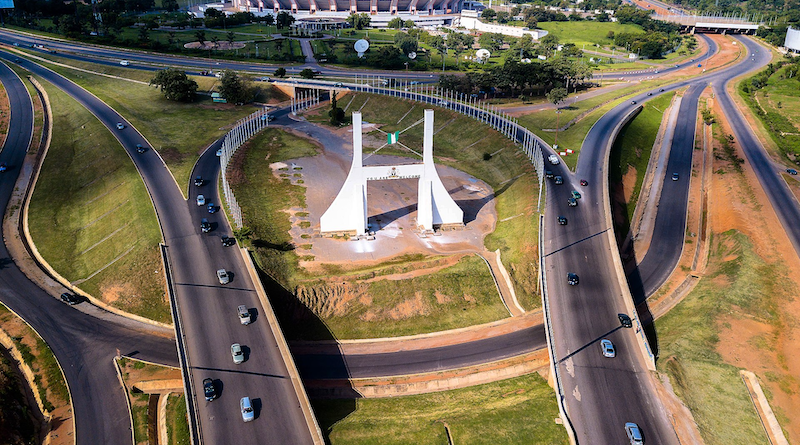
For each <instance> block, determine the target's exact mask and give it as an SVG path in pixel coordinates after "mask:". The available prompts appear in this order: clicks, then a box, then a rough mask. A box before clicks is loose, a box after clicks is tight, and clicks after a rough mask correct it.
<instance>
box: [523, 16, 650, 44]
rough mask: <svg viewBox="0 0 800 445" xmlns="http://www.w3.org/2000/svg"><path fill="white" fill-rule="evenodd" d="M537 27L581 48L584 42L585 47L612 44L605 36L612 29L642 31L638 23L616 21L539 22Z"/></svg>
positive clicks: (612, 40) (615, 30)
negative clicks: (622, 23) (624, 23)
mask: <svg viewBox="0 0 800 445" xmlns="http://www.w3.org/2000/svg"><path fill="white" fill-rule="evenodd" d="M537 27H538V28H541V29H544V30H546V31H549V32H550V34H552V35H554V36H556V37H558V41H559V42H560V43H574V44H575V45H576V46H577V47H578V48H581V49H583V45H584V44H586V47H587V48H589V47H590V46H594V45H600V46H611V45H613V44H614V39H613V38H612V39H609V38H607V35H608V32H609V31H613V32H614V33H615V34H619V33H621V32H634V33H640V32H642V28H641V27H640V26H638V25H632V24H627V25H621V24H619V23H616V22H595V21H580V22H541V23H539V24H538V25H537ZM589 49H591V48H589Z"/></svg>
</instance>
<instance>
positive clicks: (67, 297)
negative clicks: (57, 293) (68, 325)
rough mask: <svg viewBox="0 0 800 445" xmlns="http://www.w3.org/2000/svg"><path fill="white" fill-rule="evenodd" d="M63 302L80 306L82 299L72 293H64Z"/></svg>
mask: <svg viewBox="0 0 800 445" xmlns="http://www.w3.org/2000/svg"><path fill="white" fill-rule="evenodd" d="M61 301H63V302H64V303H67V304H68V305H70V306H72V305H73V304H78V303H80V302H81V299H80V297H78V296H77V295H75V294H73V293H71V292H64V293H63V294H61Z"/></svg>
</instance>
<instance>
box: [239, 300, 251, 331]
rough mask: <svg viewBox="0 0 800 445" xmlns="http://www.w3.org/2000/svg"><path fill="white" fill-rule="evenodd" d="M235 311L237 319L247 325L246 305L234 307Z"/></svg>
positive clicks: (248, 321)
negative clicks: (237, 314) (237, 315)
mask: <svg viewBox="0 0 800 445" xmlns="http://www.w3.org/2000/svg"><path fill="white" fill-rule="evenodd" d="M236 310H237V312H238V313H239V321H240V322H241V323H242V324H243V325H245V326H247V325H249V324H250V310H249V309H247V306H245V305H241V306H239V307H238V308H236Z"/></svg>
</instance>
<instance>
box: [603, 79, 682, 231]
mask: <svg viewBox="0 0 800 445" xmlns="http://www.w3.org/2000/svg"><path fill="white" fill-rule="evenodd" d="M672 96H674V93H668V94H664V95H662V96H659V97H657V98H655V99H653V100H651V101H648V102H645V103H644V104H642V106H643V107H644V108H643V109H642V112H641V113H639V114H638V115H636V117H635V118H634V119H633V120H632V121H630V122H628V124H627V125H625V126H624V127H622V130H621V131H620V133H619V136H618V137H617V140H616V141H615V142H614V146H613V147H612V148H611V154H610V155H609V156H610V158H609V172H608V176H609V182H610V184H611V187H612V189H615V190H611V191H610V193H611V194H612V201H613V206H614V207H617V208H620V207H621V209H620V215H619V216H621V214H624V215H626V217H627V218H626V219H625V221H622V220H620V219H619V218H616V219H615V223H616V225H617V227H616V228H615V230H616V233H617V234H620V235H621V236H624V234H626V233H628V230H629V229H630V222H631V218H633V212H634V210H636V202H637V200H638V199H639V192H640V191H641V189H642V181H643V180H644V174H645V172H646V171H647V164H648V162H650V153H651V152H652V151H653V144H654V143H655V140H656V135H657V134H658V128H659V127H660V126H661V120H662V119H663V117H664V110H666V108H667V107H668V106H669V104H670V101H671V100H672ZM629 175H635V179H634V180H633V183H632V185H633V189H632V190H624V192H623V191H622V190H621V189H622V186H623V181H624V179H625V178H626V177H628V176H629ZM625 182H626V183H628V184H630V181H625ZM615 191H617V193H616V194H615ZM622 196H624V197H625V198H627V201H626V202H621V201H620V200H618V199H617V197H622ZM615 210H616V209H615Z"/></svg>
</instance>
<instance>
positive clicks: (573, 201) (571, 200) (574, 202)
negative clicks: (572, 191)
mask: <svg viewBox="0 0 800 445" xmlns="http://www.w3.org/2000/svg"><path fill="white" fill-rule="evenodd" d="M567 205H568V206H570V207H575V206H577V205H578V200H577V199H575V198H573V197H572V196H570V197H569V198H568V199H567Z"/></svg>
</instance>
